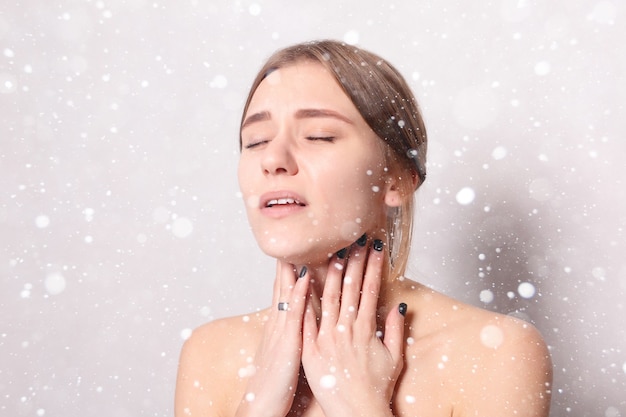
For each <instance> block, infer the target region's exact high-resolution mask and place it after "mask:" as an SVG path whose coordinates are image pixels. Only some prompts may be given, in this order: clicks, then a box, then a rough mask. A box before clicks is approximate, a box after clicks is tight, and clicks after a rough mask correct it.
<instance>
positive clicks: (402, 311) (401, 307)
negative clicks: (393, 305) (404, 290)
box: [398, 303, 408, 316]
mask: <svg viewBox="0 0 626 417" xmlns="http://www.w3.org/2000/svg"><path fill="white" fill-rule="evenodd" d="M407 308H408V307H407V305H406V303H400V305H399V306H398V311H399V312H400V314H402V315H403V316H406V309H407Z"/></svg>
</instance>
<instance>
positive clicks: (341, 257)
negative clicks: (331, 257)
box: [337, 248, 348, 259]
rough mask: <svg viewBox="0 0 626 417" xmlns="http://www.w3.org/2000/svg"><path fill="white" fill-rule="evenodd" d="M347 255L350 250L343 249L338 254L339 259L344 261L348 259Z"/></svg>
mask: <svg viewBox="0 0 626 417" xmlns="http://www.w3.org/2000/svg"><path fill="white" fill-rule="evenodd" d="M346 253H348V249H346V248H343V249H341V250H340V251H338V252H337V258H339V259H343V258H345V257H346Z"/></svg>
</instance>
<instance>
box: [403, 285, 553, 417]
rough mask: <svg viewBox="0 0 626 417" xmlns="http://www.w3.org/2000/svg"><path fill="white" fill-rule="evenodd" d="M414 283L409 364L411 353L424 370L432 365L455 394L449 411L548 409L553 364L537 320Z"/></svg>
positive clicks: (529, 411)
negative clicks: (492, 309)
mask: <svg viewBox="0 0 626 417" xmlns="http://www.w3.org/2000/svg"><path fill="white" fill-rule="evenodd" d="M409 285H412V286H413V287H416V285H417V286H419V284H415V283H409ZM415 289H416V291H413V292H412V293H411V294H412V295H411V303H412V304H413V305H414V314H413V315H412V316H408V317H407V318H408V319H409V320H408V321H409V331H410V333H411V337H412V338H413V340H415V342H414V343H413V345H412V346H409V347H408V348H407V353H409V355H408V358H409V360H408V362H409V363H408V365H409V367H410V366H411V363H410V362H411V358H415V359H414V361H415V362H416V363H418V361H419V365H420V368H422V370H423V368H426V369H429V368H430V369H432V370H433V372H432V373H431V376H435V377H436V378H440V379H441V380H442V384H443V385H444V386H445V387H446V388H445V389H446V390H447V391H448V392H447V393H446V395H449V396H450V398H453V400H452V401H451V404H450V410H451V411H452V413H453V415H482V416H492V415H494V416H495V415H498V416H507V415H511V416H512V415H516V416H525V415H528V416H547V415H548V410H549V404H550V389H551V387H550V385H551V381H552V364H551V360H550V354H549V351H548V348H547V346H546V344H545V342H544V340H543V338H542V336H541V334H540V333H539V331H538V330H537V329H536V328H535V326H533V325H532V324H531V323H528V322H526V321H523V320H521V319H518V318H515V317H511V316H507V315H503V314H498V313H495V312H491V311H487V310H484V309H481V308H478V307H474V306H471V305H468V304H465V303H461V302H459V301H458V300H455V299H452V298H450V297H447V296H445V295H443V294H440V293H438V292H436V291H433V290H430V289H428V288H425V287H423V286H419V287H417V288H415ZM411 351H412V352H411ZM435 370H436V371H435Z"/></svg>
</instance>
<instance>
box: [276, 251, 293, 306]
mask: <svg viewBox="0 0 626 417" xmlns="http://www.w3.org/2000/svg"><path fill="white" fill-rule="evenodd" d="M295 284H296V273H295V267H294V266H293V265H292V264H290V263H287V262H284V261H281V260H278V261H277V264H276V281H275V283H274V294H273V296H272V301H273V306H272V307H273V308H274V309H275V310H276V311H278V304H279V303H287V304H286V306H285V307H286V308H287V309H288V307H287V306H289V303H290V302H292V299H291V298H292V293H293V290H294V286H295ZM283 305H285V304H283ZM279 312H281V313H283V311H279Z"/></svg>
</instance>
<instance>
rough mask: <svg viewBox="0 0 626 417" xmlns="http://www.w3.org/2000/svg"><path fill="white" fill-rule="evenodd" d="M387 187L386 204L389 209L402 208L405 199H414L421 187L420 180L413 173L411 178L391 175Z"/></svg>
mask: <svg viewBox="0 0 626 417" xmlns="http://www.w3.org/2000/svg"><path fill="white" fill-rule="evenodd" d="M405 175H406V173H405ZM385 185H386V188H385V204H386V205H387V206H389V207H400V206H401V205H402V203H404V200H405V199H407V198H411V197H412V195H413V192H414V191H415V190H416V189H417V186H418V185H419V178H418V176H417V173H415V172H413V171H411V178H405V177H402V176H396V175H390V176H389V177H388V178H387V181H386V183H385Z"/></svg>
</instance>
